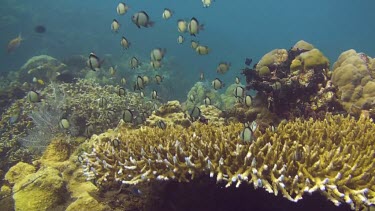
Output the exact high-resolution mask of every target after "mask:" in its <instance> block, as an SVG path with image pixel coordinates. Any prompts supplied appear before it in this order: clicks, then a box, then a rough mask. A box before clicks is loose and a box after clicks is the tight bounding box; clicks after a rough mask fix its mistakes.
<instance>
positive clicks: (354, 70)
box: [332, 49, 375, 115]
mask: <svg viewBox="0 0 375 211" xmlns="http://www.w3.org/2000/svg"><path fill="white" fill-rule="evenodd" d="M372 61H373V59H371V58H369V57H368V56H366V55H365V54H363V53H357V52H356V51H355V50H353V49H351V50H348V51H345V52H343V53H342V54H341V55H340V56H339V58H338V59H337V61H336V62H335V64H334V65H333V67H334V70H333V73H332V83H333V85H335V86H336V87H337V88H338V94H339V96H341V97H340V99H339V100H340V103H341V104H342V105H343V107H344V109H345V110H346V111H347V112H349V113H352V114H354V115H359V114H360V112H361V110H371V109H374V108H375V103H374V102H375V93H374V90H375V85H374V84H375V80H374V72H375V69H372V68H373V66H372ZM353 107H356V108H358V109H355V112H353V111H354V110H353Z"/></svg>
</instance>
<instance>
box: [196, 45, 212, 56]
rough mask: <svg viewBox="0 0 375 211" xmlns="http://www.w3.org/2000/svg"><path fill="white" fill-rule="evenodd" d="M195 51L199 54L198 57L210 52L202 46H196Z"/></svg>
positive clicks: (206, 47)
mask: <svg viewBox="0 0 375 211" xmlns="http://www.w3.org/2000/svg"><path fill="white" fill-rule="evenodd" d="M195 51H196V52H197V53H198V54H199V55H207V54H208V53H209V52H210V51H211V50H210V48H209V47H208V46H204V45H198V46H197V47H196V48H195Z"/></svg>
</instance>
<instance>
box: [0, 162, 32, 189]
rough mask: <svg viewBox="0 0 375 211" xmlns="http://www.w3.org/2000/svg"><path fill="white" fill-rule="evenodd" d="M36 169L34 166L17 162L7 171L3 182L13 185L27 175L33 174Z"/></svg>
mask: <svg viewBox="0 0 375 211" xmlns="http://www.w3.org/2000/svg"><path fill="white" fill-rule="evenodd" d="M35 171H36V169H35V167H34V166H32V165H30V164H28V163H24V162H19V163H17V164H16V165H14V166H12V168H10V169H9V171H8V172H7V173H6V174H5V180H6V181H8V182H9V183H10V184H14V183H17V182H19V181H20V180H22V179H23V178H25V177H26V176H27V175H29V174H32V173H35Z"/></svg>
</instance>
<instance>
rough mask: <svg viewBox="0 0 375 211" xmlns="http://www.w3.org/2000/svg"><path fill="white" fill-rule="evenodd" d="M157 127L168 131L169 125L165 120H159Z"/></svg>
mask: <svg viewBox="0 0 375 211" xmlns="http://www.w3.org/2000/svg"><path fill="white" fill-rule="evenodd" d="M156 125H157V126H158V127H159V128H160V129H162V130H165V129H167V124H166V123H165V122H164V121H163V120H158V121H157V122H156Z"/></svg>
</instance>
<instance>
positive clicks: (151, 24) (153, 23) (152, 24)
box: [147, 21, 155, 27]
mask: <svg viewBox="0 0 375 211" xmlns="http://www.w3.org/2000/svg"><path fill="white" fill-rule="evenodd" d="M154 25H155V22H154V21H149V22H148V23H147V27H153V26H154Z"/></svg>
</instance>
